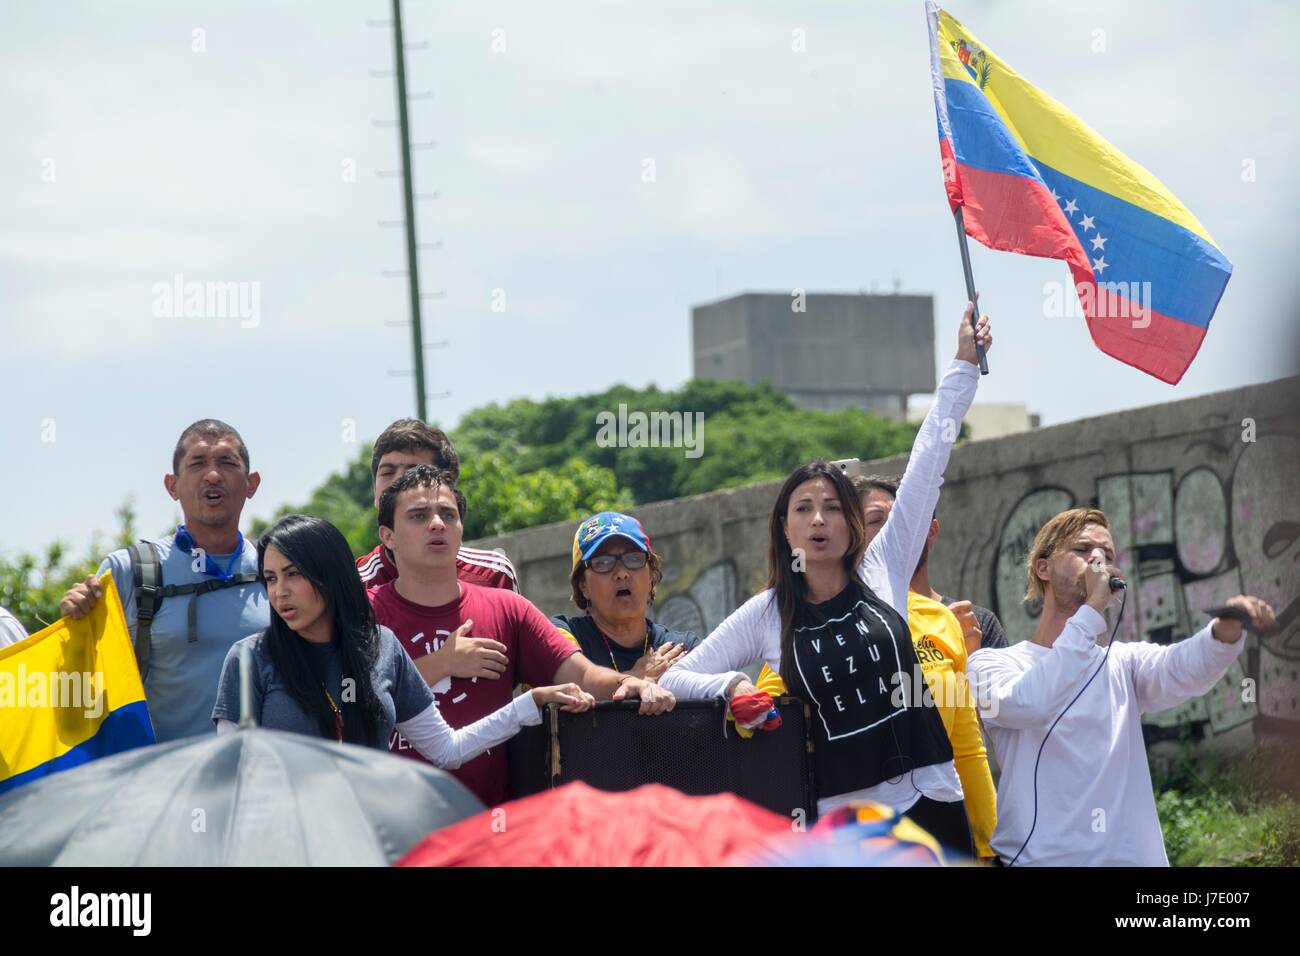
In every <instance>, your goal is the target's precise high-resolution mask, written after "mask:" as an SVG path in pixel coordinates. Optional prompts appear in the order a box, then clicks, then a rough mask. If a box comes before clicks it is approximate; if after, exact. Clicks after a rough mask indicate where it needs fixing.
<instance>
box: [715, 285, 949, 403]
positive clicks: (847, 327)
mask: <svg viewBox="0 0 1300 956" xmlns="http://www.w3.org/2000/svg"><path fill="white" fill-rule="evenodd" d="M801 307H802V309H801ZM691 337H692V341H693V347H694V361H693V365H692V371H693V374H694V375H695V377H696V378H711V379H720V380H723V381H731V382H751V383H758V382H770V383H771V384H772V385H773V386H774V387H776V388H777V389H778V390H779V391H781V392H783V393H784V394H786V395H788V396H789V397H790V398H791V399H792V400H793V401H795V402H796V403H798V404H799V405H801V406H803V407H805V408H820V409H825V410H828V411H836V410H839V409H841V408H850V407H853V408H862V409H865V410H867V411H872V412H878V413H880V414H882V415H887V416H889V417H890V418H893V419H896V420H902V419H903V418H905V417H906V415H907V398H908V396H909V395H912V394H927V393H931V392H933V391H934V389H935V386H936V382H935V374H934V299H933V298H931V297H930V296H928V295H864V294H859V295H852V294H848V295H845V294H838V293H807V294H806V295H805V294H793V293H785V292H775V293H767V292H747V293H745V294H743V295H738V296H734V297H732V298H729V299H722V300H721V301H718V302H711V303H709V304H707V305H699V306H696V307H695V308H693V309H692V310H691Z"/></svg>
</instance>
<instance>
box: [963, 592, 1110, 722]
mask: <svg viewBox="0 0 1300 956" xmlns="http://www.w3.org/2000/svg"><path fill="white" fill-rule="evenodd" d="M1105 630H1106V619H1105V618H1104V617H1102V616H1101V614H1099V613H1098V612H1097V611H1096V610H1094V609H1093V608H1091V607H1089V606H1088V605H1086V604H1085V605H1084V606H1083V607H1081V608H1079V610H1077V611H1075V612H1074V616H1073V617H1071V618H1070V619H1069V620H1068V621H1066V622H1065V629H1064V630H1063V631H1061V634H1060V636H1059V637H1057V639H1056V643H1054V644H1053V645H1052V649H1051V650H1050V651H1049V652H1048V653H1046V654H1042V655H1040V656H1039V659H1038V660H1037V661H1035V662H1034V666H1033V667H1031V668H1029V670H1027V671H1022V670H1021V669H1020V668H1019V667H1017V666H1016V665H1015V663H1014V662H1013V661H1012V660H1011V659H1010V658H1009V657H1008V652H1007V651H1002V650H981V651H976V652H975V653H974V654H972V655H971V656H970V660H968V661H967V662H966V677H967V678H968V680H969V681H970V689H971V691H972V693H974V695H975V704H976V706H977V707H978V708H979V712H980V717H982V718H983V719H984V723H986V724H988V725H989V726H992V727H1008V728H1010V729H1012V730H1030V729H1033V728H1035V727H1039V728H1042V729H1043V730H1046V729H1047V727H1048V724H1049V723H1050V722H1051V721H1053V720H1055V719H1056V717H1057V715H1059V714H1060V713H1061V710H1062V709H1063V708H1064V707H1065V705H1066V704H1067V703H1069V701H1070V695H1071V694H1073V693H1075V692H1076V691H1077V688H1078V687H1079V686H1080V678H1081V677H1082V676H1083V675H1084V674H1085V673H1086V672H1087V671H1088V669H1089V668H1090V667H1095V666H1096V664H1097V655H1096V647H1097V643H1096V640H1097V637H1098V635H1100V634H1101V633H1102V632H1103V631H1105Z"/></svg>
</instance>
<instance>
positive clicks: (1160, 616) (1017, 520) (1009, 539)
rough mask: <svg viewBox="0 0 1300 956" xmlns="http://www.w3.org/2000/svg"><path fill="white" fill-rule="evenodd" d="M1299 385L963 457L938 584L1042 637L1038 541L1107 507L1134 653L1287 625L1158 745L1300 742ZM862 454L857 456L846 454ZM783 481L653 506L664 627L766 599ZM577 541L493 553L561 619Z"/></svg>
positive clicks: (521, 540)
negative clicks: (1229, 615) (1252, 611)
mask: <svg viewBox="0 0 1300 956" xmlns="http://www.w3.org/2000/svg"><path fill="white" fill-rule="evenodd" d="M1298 383H1300V380H1296V379H1288V380H1284V381H1281V382H1274V383H1270V384H1266V385H1258V386H1251V387H1248V388H1243V389H1237V390H1233V391H1228V392H1220V393H1217V394H1214V395H1208V396H1204V397H1200V398H1191V399H1186V400H1183V401H1177V402H1170V403H1168V404H1164V405H1158V406H1151V407H1148V408H1141V409H1136V410H1133V411H1127V412H1119V413H1115V414H1112V415H1106V416H1103V417H1099V418H1092V419H1085V420H1082V421H1078V422H1071V423H1068V424H1065V425H1058V426H1055V427H1052V428H1044V429H1039V430H1037V431H1033V432H1029V433H1026V434H1023V435H1014V436H1010V437H1006V438H1000V439H994V440H989V441H978V442H970V443H968V444H965V445H961V446H958V447H957V448H956V449H954V451H953V455H952V460H951V462H950V464H949V466H948V471H947V479H946V481H945V484H944V490H943V495H942V497H941V499H940V503H939V519H940V522H941V531H940V536H939V540H938V542H937V544H936V545H935V549H934V553H933V557H932V562H933V563H932V568H933V570H932V581H933V583H934V585H935V587H936V588H938V589H939V590H940V591H941V592H943V593H944V594H947V595H950V596H954V597H965V598H969V599H972V600H974V601H975V602H976V603H979V604H983V605H985V606H987V607H990V608H993V609H994V610H995V611H996V612H997V613H998V614H999V616H1000V617H1001V618H1002V621H1003V624H1004V625H1005V627H1006V629H1007V632H1008V634H1009V636H1010V638H1011V639H1012V640H1013V641H1018V640H1023V639H1025V638H1026V637H1028V636H1029V635H1031V634H1032V632H1033V629H1034V626H1035V620H1036V618H1035V614H1034V612H1033V610H1032V609H1028V608H1026V607H1025V606H1024V605H1023V604H1022V603H1021V601H1020V597H1021V595H1022V594H1023V591H1024V586H1025V579H1024V570H1023V566H1024V555H1025V553H1026V550H1027V547H1028V544H1029V542H1030V540H1031V539H1032V537H1033V535H1034V533H1035V532H1036V531H1037V529H1038V528H1039V527H1040V526H1041V525H1042V524H1043V523H1044V522H1045V521H1046V520H1047V519H1048V518H1049V517H1051V516H1052V515H1053V514H1055V513H1057V512H1058V511H1061V510H1062V509H1065V508H1068V507H1073V506H1076V505H1083V504H1090V503H1093V502H1096V503H1097V504H1098V505H1099V506H1100V507H1101V508H1102V509H1104V510H1105V511H1106V512H1107V513H1108V515H1109V516H1110V518H1111V521H1112V532H1113V534H1114V538H1115V542H1116V546H1117V548H1118V549H1119V556H1118V557H1119V564H1120V566H1121V567H1122V568H1124V570H1125V572H1126V576H1127V578H1128V580H1129V582H1130V588H1129V592H1128V604H1127V607H1126V609H1125V613H1124V617H1123V620H1122V622H1121V628H1120V635H1121V637H1122V638H1123V639H1126V640H1134V639H1142V640H1157V641H1167V640H1172V639H1177V638H1179V637H1182V636H1185V635H1187V634H1189V633H1192V632H1193V631H1194V630H1195V629H1196V628H1197V627H1199V626H1200V625H1201V623H1203V621H1204V616H1203V615H1201V614H1200V613H1199V612H1200V609H1202V608H1205V607H1209V606H1210V605H1212V604H1216V603H1221V602H1222V601H1223V600H1224V599H1226V598H1228V597H1230V596H1232V595H1234V594H1238V593H1243V592H1244V593H1250V594H1256V595H1258V596H1260V597H1263V598H1265V599H1266V600H1268V601H1269V602H1270V603H1271V604H1272V605H1273V607H1274V608H1275V609H1276V610H1277V612H1278V615H1279V618H1280V619H1281V620H1282V621H1283V622H1284V627H1283V628H1282V631H1281V633H1279V634H1277V635H1274V636H1272V637H1269V638H1266V639H1262V640H1261V639H1256V638H1254V637H1253V636H1252V637H1249V638H1248V639H1247V640H1248V641H1249V642H1250V643H1249V646H1248V650H1247V653H1246V654H1245V655H1243V657H1242V658H1241V663H1240V664H1237V665H1234V667H1233V669H1232V670H1231V671H1230V672H1229V674H1228V675H1227V677H1226V678H1225V679H1224V680H1223V681H1221V682H1220V684H1219V685H1218V686H1217V687H1216V688H1215V689H1214V690H1213V691H1212V692H1211V693H1210V694H1207V695H1206V696H1205V697H1202V698H1198V699H1196V700H1193V701H1191V702H1190V703H1188V704H1187V705H1185V706H1183V707H1180V708H1178V709H1176V710H1174V711H1168V712H1165V713H1162V714H1158V715H1152V716H1149V717H1148V723H1149V725H1150V726H1149V731H1150V733H1149V736H1151V737H1154V738H1157V739H1158V738H1160V737H1162V736H1175V735H1177V734H1178V733H1180V732H1185V731H1186V729H1187V728H1190V729H1191V732H1192V733H1193V735H1194V736H1195V737H1196V738H1198V739H1207V740H1216V741H1220V742H1228V744H1229V746H1230V747H1231V749H1237V747H1239V746H1240V745H1242V744H1243V743H1249V741H1250V740H1251V739H1253V736H1254V732H1255V731H1268V732H1271V731H1280V732H1285V733H1291V732H1293V731H1295V730H1296V729H1300V723H1297V722H1298V721H1300V678H1298V676H1297V672H1298V671H1300V614H1298V613H1297V611H1298V609H1300V601H1297V595H1300V477H1298V476H1300V430H1298V429H1297V419H1296V417H1295V411H1296V410H1295V399H1296V396H1297V394H1300V388H1297V384H1298ZM1243 422H1244V424H1243ZM706 424H707V423H706ZM852 453H853V450H852V449H844V455H845V456H846V457H848V456H851V455H852ZM783 464H787V465H789V466H790V467H792V468H793V467H794V466H795V465H796V464H798V463H797V462H788V463H783ZM904 465H905V459H904V458H901V457H900V458H895V459H889V460H885V461H880V462H874V463H871V464H869V465H867V466H866V470H867V471H868V472H881V473H899V472H901V471H902V470H903V467H904ZM779 485H780V482H779V481H774V482H765V483H763V484H758V485H751V486H749V487H745V488H739V489H735V490H731V491H722V492H714V493H712V494H707V495H700V496H697V497H694V498H685V499H679V500H676V501H668V502H660V503H657V504H652V505H646V506H644V507H641V508H638V509H636V514H637V517H639V518H640V519H641V520H642V521H643V522H644V524H645V526H646V529H647V531H648V532H649V534H650V538H651V541H652V543H653V545H654V547H655V549H656V551H657V552H658V553H659V554H660V555H661V556H662V558H663V561H664V569H665V576H664V582H663V585H662V586H661V588H660V592H659V598H658V601H657V604H656V607H655V608H654V609H653V610H652V613H653V614H654V615H655V616H656V618H657V619H658V620H661V621H664V622H665V623H670V624H671V625H672V626H675V627H682V628H687V629H694V630H697V631H699V632H701V633H705V632H707V631H709V630H710V629H712V628H713V627H714V626H716V625H717V624H718V623H719V622H720V621H721V620H722V619H723V618H724V617H725V616H726V615H727V614H728V613H729V612H730V611H731V610H732V609H734V608H735V607H736V606H737V605H739V604H740V603H741V602H742V601H743V600H744V599H745V598H746V597H748V596H749V595H750V594H752V593H754V592H755V591H757V590H759V589H760V588H761V587H762V584H763V580H764V576H765V572H766V567H765V562H766V541H767V519H768V511H769V509H770V508H771V505H772V502H773V500H774V499H775V497H776V492H777V489H778V487H779ZM471 504H472V503H471ZM575 528H576V522H567V523H563V524H555V525H548V526H545V527H539V528H533V529H529V530H527V531H522V532H519V533H516V534H511V535H507V536H504V537H499V538H493V539H488V540H486V541H483V542H479V544H480V546H484V547H499V548H502V549H504V550H505V551H506V553H507V554H509V556H510V557H511V559H512V560H513V561H514V563H515V566H516V567H517V568H518V569H519V572H520V575H521V578H522V586H523V590H524V593H525V594H526V595H527V596H528V597H529V598H530V599H531V600H532V601H534V602H535V603H536V604H538V605H539V606H540V607H541V608H542V609H543V610H544V611H546V612H547V613H555V612H558V611H561V610H564V609H566V608H572V605H571V604H570V603H569V600H568V584H567V581H568V574H569V569H570V564H569V561H570V558H569V555H570V548H571V545H572V540H573V533H574V530H575ZM1243 698H1244V699H1243Z"/></svg>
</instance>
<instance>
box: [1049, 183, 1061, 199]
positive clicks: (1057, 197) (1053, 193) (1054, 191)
mask: <svg viewBox="0 0 1300 956" xmlns="http://www.w3.org/2000/svg"><path fill="white" fill-rule="evenodd" d="M1047 188H1048V189H1052V187H1051V186H1048V187H1047ZM1052 198H1053V199H1054V200H1056V201H1057V202H1060V201H1061V197H1060V196H1058V195H1057V194H1056V190H1055V189H1052Z"/></svg>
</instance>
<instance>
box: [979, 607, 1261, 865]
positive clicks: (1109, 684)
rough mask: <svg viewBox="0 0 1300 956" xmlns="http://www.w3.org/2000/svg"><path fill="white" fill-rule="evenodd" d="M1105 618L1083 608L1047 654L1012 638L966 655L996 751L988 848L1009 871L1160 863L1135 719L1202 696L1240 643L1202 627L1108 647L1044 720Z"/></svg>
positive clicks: (1076, 676)
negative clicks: (1185, 634) (1179, 636)
mask: <svg viewBox="0 0 1300 956" xmlns="http://www.w3.org/2000/svg"><path fill="white" fill-rule="evenodd" d="M1106 631H1107V625H1106V619H1105V618H1104V617H1102V616H1101V615H1100V614H1098V613H1097V612H1096V611H1095V610H1093V609H1092V608H1090V607H1088V606H1087V605H1084V606H1083V607H1081V608H1080V609H1079V610H1078V611H1076V612H1075V614H1074V615H1073V616H1072V617H1071V618H1070V619H1069V621H1067V622H1066V625H1065V629H1064V630H1063V631H1062V632H1061V634H1060V636H1059V637H1057V639H1056V642H1055V643H1054V644H1053V645H1052V646H1051V647H1050V648H1048V647H1043V646H1042V645H1040V644H1034V643H1033V642H1031V641H1022V642H1021V643H1019V644H1015V645H1013V646H1012V647H1007V648H989V649H982V650H978V651H976V652H975V653H974V654H972V655H971V657H970V659H969V660H968V661H967V662H966V676H967V678H968V679H969V681H970V684H971V688H972V690H973V691H974V693H975V698H976V702H977V704H978V706H979V709H980V716H981V717H982V718H983V721H984V726H985V728H986V729H987V731H988V735H989V741H990V743H991V744H992V745H993V751H994V753H996V754H997V758H998V764H999V765H1000V766H1001V768H1002V775H1001V778H1000V779H999V781H998V822H997V827H996V829H995V830H994V832H993V840H992V846H993V850H994V851H995V852H996V853H997V854H998V856H1000V857H1001V858H1002V859H1003V860H1004V861H1006V862H1008V863H1009V862H1010V861H1011V860H1012V859H1013V858H1014V857H1015V856H1016V854H1017V852H1019V851H1020V848H1021V846H1022V845H1023V844H1024V842H1025V837H1026V836H1028V834H1029V830H1030V826H1031V825H1033V826H1034V831H1033V836H1032V838H1031V839H1030V840H1029V844H1028V846H1026V847H1025V849H1024V852H1023V853H1021V854H1020V859H1019V860H1018V861H1017V863H1016V865H1017V866H1168V865H1169V859H1168V857H1167V856H1166V855H1165V844H1164V838H1163V836H1162V835H1161V831H1160V820H1159V817H1158V816H1157V815H1156V802H1155V795H1154V793H1153V792H1152V788H1151V770H1150V767H1149V765H1148V764H1147V753H1146V746H1145V744H1144V743H1143V739H1142V722H1141V721H1142V714H1144V713H1150V712H1152V711H1158V710H1166V709H1168V708H1170V707H1176V706H1177V705H1179V704H1181V703H1183V702H1184V701H1186V700H1188V699H1189V698H1191V697H1196V696H1199V695H1201V694H1204V693H1207V692H1208V691H1209V690H1210V689H1211V688H1212V687H1213V686H1214V685H1215V683H1216V682H1217V681H1218V680H1219V679H1220V678H1221V677H1222V676H1223V675H1224V674H1225V673H1226V672H1227V670H1228V667H1229V665H1231V664H1232V661H1233V660H1234V659H1235V658H1236V656H1237V655H1238V654H1240V653H1241V649H1242V647H1243V646H1244V645H1245V641H1242V640H1238V641H1237V642H1236V643H1234V644H1225V643H1223V642H1222V641H1217V640H1215V639H1214V637H1213V636H1212V635H1211V633H1210V626H1209V625H1207V626H1206V627H1204V628H1203V629H1201V630H1200V631H1198V632H1197V633H1196V634H1194V635H1193V636H1192V637H1189V638H1187V639H1185V640H1182V641H1178V642H1176V643H1174V644H1166V645H1159V644H1150V643H1145V642H1138V641H1134V642H1127V641H1117V642H1116V643H1115V645H1114V647H1112V648H1111V652H1110V657H1109V659H1108V660H1107V661H1106V670H1105V672H1104V673H1099V674H1098V675H1097V678H1096V679H1095V680H1094V681H1093V682H1092V683H1091V684H1090V685H1088V689H1087V690H1086V691H1084V692H1083V694H1082V696H1080V697H1079V699H1078V700H1077V701H1075V702H1074V704H1073V705H1072V706H1070V708H1069V712H1068V713H1067V714H1066V715H1065V716H1064V717H1062V718H1061V720H1060V722H1059V723H1057V725H1056V729H1055V730H1053V731H1052V732H1051V738H1050V739H1049V740H1048V741H1047V745H1046V746H1044V747H1043V748H1042V751H1043V752H1042V759H1041V761H1040V762H1039V766H1038V821H1037V824H1036V825H1034V824H1033V818H1034V762H1035V760H1036V759H1038V751H1039V747H1040V746H1042V744H1043V738H1044V737H1045V736H1046V735H1047V731H1048V728H1049V727H1051V725H1052V722H1053V721H1055V720H1056V718H1057V717H1058V716H1059V715H1060V714H1061V712H1062V711H1064V710H1065V709H1066V706H1067V705H1069V704H1070V701H1071V700H1073V699H1074V697H1075V695H1076V694H1078V693H1079V691H1080V688H1082V687H1083V686H1084V684H1085V683H1087V681H1088V678H1089V677H1091V676H1092V675H1093V673H1094V672H1096V671H1097V669H1098V668H1099V667H1100V666H1101V663H1102V658H1103V656H1104V655H1105V652H1106V649H1105V647H1104V646H1098V645H1097V643H1096V641H1097V639H1098V638H1100V637H1103V636H1104V635H1105V633H1106Z"/></svg>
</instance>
